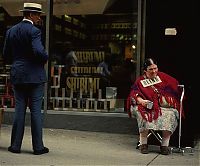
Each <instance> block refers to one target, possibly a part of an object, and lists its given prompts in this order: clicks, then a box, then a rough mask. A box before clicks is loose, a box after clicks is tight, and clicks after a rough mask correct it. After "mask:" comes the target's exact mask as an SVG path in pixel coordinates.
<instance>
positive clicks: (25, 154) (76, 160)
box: [0, 124, 200, 166]
mask: <svg viewBox="0 0 200 166" xmlns="http://www.w3.org/2000/svg"><path fill="white" fill-rule="evenodd" d="M10 133H11V126H10V125H5V124H4V125H2V128H1V136H0V165H1V166H3V165H26V166H27V165H38V166H39V165H49V166H56V165H57V166H58V165H169V166H172V165H190V166H199V165H200V161H199V160H200V147H199V143H198V144H197V145H196V146H195V148H193V149H192V151H190V150H187V149H186V150H185V152H184V153H183V154H182V153H175V152H173V153H172V154H170V155H168V156H163V155H161V154H159V146H153V145H151V146H150V147H149V150H150V153H149V154H147V155H145V154H141V153H140V151H139V150H138V149H136V145H137V142H138V139H137V138H138V136H137V135H130V134H112V133H105V132H88V131H78V130H64V129H51V128H45V129H44V143H45V146H47V147H48V148H49V149H50V152H49V153H48V154H43V155H39V156H37V155H33V154H32V147H31V133H30V127H26V129H25V135H24V141H23V146H22V149H21V150H22V152H21V153H20V154H14V153H10V152H8V151H7V147H8V146H9V145H10Z"/></svg>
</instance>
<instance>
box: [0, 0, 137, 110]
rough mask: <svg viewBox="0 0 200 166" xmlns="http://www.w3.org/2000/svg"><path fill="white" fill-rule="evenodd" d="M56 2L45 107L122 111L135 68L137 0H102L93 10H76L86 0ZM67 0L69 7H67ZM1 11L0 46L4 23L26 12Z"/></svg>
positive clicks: (12, 23)
mask: <svg viewBox="0 0 200 166" xmlns="http://www.w3.org/2000/svg"><path fill="white" fill-rule="evenodd" d="M56 2H58V1H55V2H54V4H53V5H60V6H59V11H58V6H55V7H54V10H57V11H54V12H53V13H54V14H53V18H52V24H51V25H50V26H51V28H52V34H51V40H50V46H51V49H50V52H49V55H50V60H49V62H48V65H49V67H48V70H49V71H48V73H49V75H48V78H49V83H48V85H49V86H48V94H49V96H48V101H47V102H48V108H47V109H48V110H55V111H56V110H63V111H94V112H96V111H97V112H124V108H125V104H124V103H125V100H126V98H127V95H128V93H129V90H130V86H131V83H132V81H134V79H135V73H136V51H135V46H136V43H137V1H136V0H135V1H132V0H125V1H124V0H116V1H108V0H105V2H106V3H105V4H104V6H103V7H102V8H103V10H99V8H100V5H99V6H98V8H97V9H96V11H97V12H96V13H95V10H93V11H92V12H91V13H89V11H90V6H89V5H88V10H87V9H85V10H84V9H83V8H82V12H81V11H79V12H77V11H73V5H75V4H73V3H76V5H81V3H82V1H76V2H73V1H59V3H57V4H56ZM63 2H64V3H63ZM91 2H92V3H93V1H91ZM99 2H100V1H99ZM62 3H63V4H62ZM66 4H67V7H68V10H66V12H68V13H64V12H63V11H64V9H63V7H64V5H66ZM101 5H102V4H101ZM70 6H71V8H70ZM93 8H94V7H93ZM94 9H95V8H94ZM86 11H87V12H86ZM99 11H100V12H99ZM0 16H1V20H0V21H2V22H3V25H4V27H3V30H2V31H1V33H2V34H1V38H0V39H1V41H0V42H1V46H2V43H3V35H4V32H5V31H6V29H7V28H8V27H9V26H12V25H14V24H15V23H16V22H18V21H19V20H20V19H22V17H21V16H11V15H9V13H7V12H6V11H5V10H4V9H3V7H1V13H0ZM3 17H8V18H9V19H3ZM43 19H44V20H45V19H46V17H45V16H44V18H43ZM7 20H10V21H7ZM43 30H44V32H45V24H44V27H43ZM44 39H45V38H44ZM7 67H8V66H7ZM3 70H5V68H3V69H2V70H1V74H3V73H4V72H3ZM0 78H1V77H0ZM2 79H4V78H2ZM2 84H4V83H2ZM1 92H2V94H3V93H4V89H2V90H1ZM11 95H12V94H11ZM10 106H11V105H10Z"/></svg>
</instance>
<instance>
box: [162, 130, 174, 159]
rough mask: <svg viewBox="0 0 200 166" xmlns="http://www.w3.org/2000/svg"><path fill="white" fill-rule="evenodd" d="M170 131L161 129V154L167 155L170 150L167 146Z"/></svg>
mask: <svg viewBox="0 0 200 166" xmlns="http://www.w3.org/2000/svg"><path fill="white" fill-rule="evenodd" d="M171 135H172V133H171V132H170V131H166V130H165V131H162V143H161V146H160V151H161V154H163V155H168V154H170V150H169V148H168V146H169V141H170V137H171Z"/></svg>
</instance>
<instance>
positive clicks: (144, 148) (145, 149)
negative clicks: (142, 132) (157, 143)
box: [140, 144, 149, 154]
mask: <svg viewBox="0 0 200 166" xmlns="http://www.w3.org/2000/svg"><path fill="white" fill-rule="evenodd" d="M140 151H141V153H142V154H148V153H149V151H148V145H147V144H142V145H140Z"/></svg>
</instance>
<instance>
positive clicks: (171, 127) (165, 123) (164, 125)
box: [131, 106, 179, 133]
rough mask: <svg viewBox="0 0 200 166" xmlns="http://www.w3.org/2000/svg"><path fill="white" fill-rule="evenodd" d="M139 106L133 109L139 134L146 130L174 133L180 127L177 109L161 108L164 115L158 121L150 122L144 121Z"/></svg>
mask: <svg viewBox="0 0 200 166" xmlns="http://www.w3.org/2000/svg"><path fill="white" fill-rule="evenodd" d="M137 108H138V107H137V106H134V107H132V108H131V114H132V117H135V118H136V119H137V123H138V128H139V132H142V131H143V130H145V129H153V130H157V131H158V130H167V131H171V133H173V132H174V131H175V130H176V127H177V126H178V119H179V113H178V111H177V109H174V108H164V107H161V112H162V115H161V116H159V117H158V119H156V120H153V121H152V122H148V121H146V120H144V119H143V118H142V116H141V114H140V112H139V111H138V109H137Z"/></svg>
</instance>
